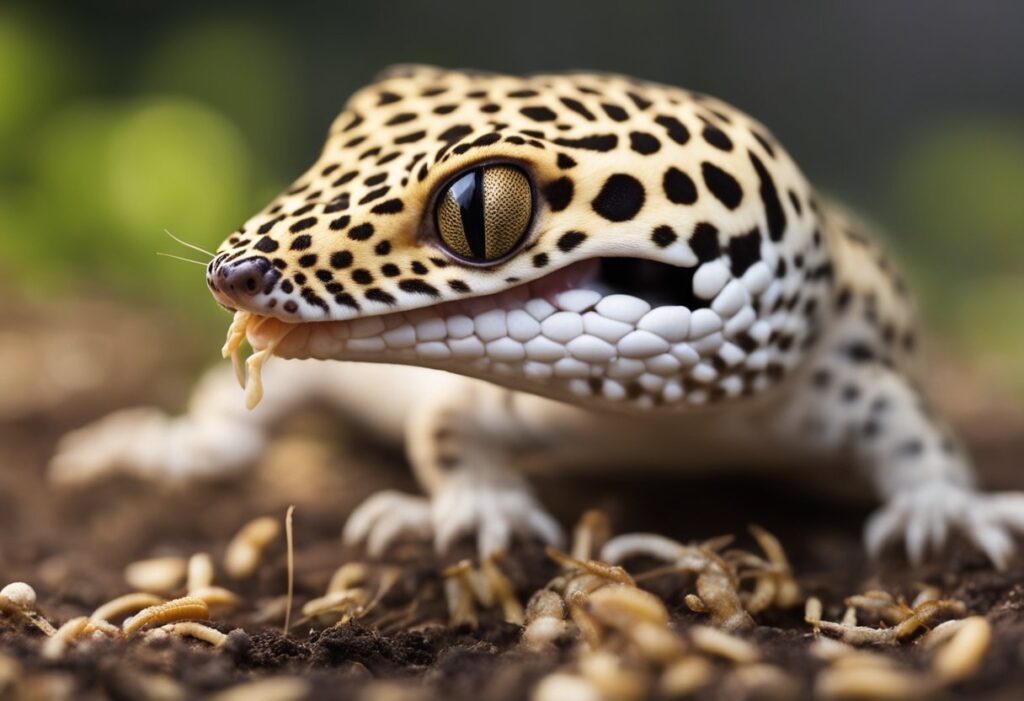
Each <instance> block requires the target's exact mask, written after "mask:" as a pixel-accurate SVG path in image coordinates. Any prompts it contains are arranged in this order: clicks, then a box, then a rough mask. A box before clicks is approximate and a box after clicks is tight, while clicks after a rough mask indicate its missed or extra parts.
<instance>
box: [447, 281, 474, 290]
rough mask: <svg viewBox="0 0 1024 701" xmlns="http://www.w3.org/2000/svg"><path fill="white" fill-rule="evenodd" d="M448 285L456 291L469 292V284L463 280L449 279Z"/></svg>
mask: <svg viewBox="0 0 1024 701" xmlns="http://www.w3.org/2000/svg"><path fill="white" fill-rule="evenodd" d="M448 287H450V288H452V290H454V291H455V292H469V285H467V284H466V283H464V282H463V281H462V280H449V281H448Z"/></svg>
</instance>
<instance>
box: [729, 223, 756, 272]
mask: <svg viewBox="0 0 1024 701" xmlns="http://www.w3.org/2000/svg"><path fill="white" fill-rule="evenodd" d="M729 260H730V261H731V263H732V274H733V275H734V276H735V277H740V276H741V275H743V273H745V272H747V269H748V268H750V266H752V265H753V264H754V263H756V262H757V261H759V260H761V232H760V231H759V230H758V229H756V228H755V229H751V230H750V231H748V232H747V233H745V234H740V235H739V236H733V237H732V238H731V239H729Z"/></svg>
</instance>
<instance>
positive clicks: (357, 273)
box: [352, 268, 373, 285]
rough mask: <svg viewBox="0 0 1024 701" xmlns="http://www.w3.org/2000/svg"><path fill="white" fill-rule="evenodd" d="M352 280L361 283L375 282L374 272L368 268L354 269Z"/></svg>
mask: <svg viewBox="0 0 1024 701" xmlns="http://www.w3.org/2000/svg"><path fill="white" fill-rule="evenodd" d="M352 280H353V281H355V282H358V283H359V284H360V285H369V284H370V283H371V282H373V273H371V272H370V271H369V270H367V269H366V268H358V269H356V270H353V271H352Z"/></svg>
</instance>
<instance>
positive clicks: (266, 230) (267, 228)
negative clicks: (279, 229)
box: [256, 217, 284, 234]
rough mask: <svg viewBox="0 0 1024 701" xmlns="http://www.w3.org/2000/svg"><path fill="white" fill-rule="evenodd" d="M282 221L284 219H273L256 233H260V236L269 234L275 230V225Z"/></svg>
mask: <svg viewBox="0 0 1024 701" xmlns="http://www.w3.org/2000/svg"><path fill="white" fill-rule="evenodd" d="M282 219H284V217H276V218H275V219H271V220H270V221H268V222H265V223H263V224H261V225H260V228H258V229H257V230H256V233H259V234H266V233H269V232H270V230H271V229H273V228H274V225H275V224H277V223H278V222H279V221H281V220H282Z"/></svg>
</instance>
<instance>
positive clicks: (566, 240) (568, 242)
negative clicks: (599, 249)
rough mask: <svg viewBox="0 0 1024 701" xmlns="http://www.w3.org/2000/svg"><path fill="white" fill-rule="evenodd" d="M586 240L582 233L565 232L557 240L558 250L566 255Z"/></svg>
mask: <svg viewBox="0 0 1024 701" xmlns="http://www.w3.org/2000/svg"><path fill="white" fill-rule="evenodd" d="M586 239H587V235H586V234H584V233H583V232H582V231H567V232H565V233H564V234H562V235H561V236H560V237H559V239H558V250H560V251H561V252H562V253H568V252H569V251H571V250H573V249H574V248H576V247H577V246H579V245H580V244H581V243H583V242H584V241H586Z"/></svg>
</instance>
